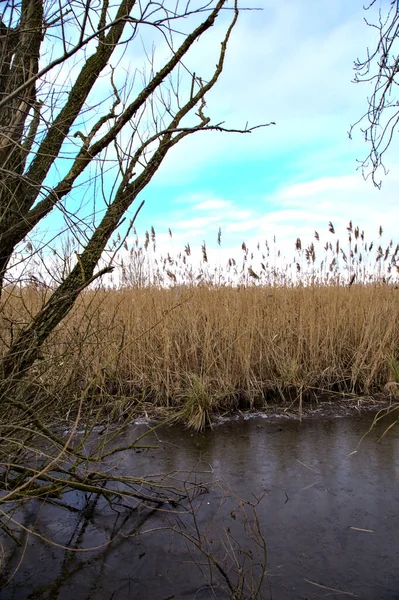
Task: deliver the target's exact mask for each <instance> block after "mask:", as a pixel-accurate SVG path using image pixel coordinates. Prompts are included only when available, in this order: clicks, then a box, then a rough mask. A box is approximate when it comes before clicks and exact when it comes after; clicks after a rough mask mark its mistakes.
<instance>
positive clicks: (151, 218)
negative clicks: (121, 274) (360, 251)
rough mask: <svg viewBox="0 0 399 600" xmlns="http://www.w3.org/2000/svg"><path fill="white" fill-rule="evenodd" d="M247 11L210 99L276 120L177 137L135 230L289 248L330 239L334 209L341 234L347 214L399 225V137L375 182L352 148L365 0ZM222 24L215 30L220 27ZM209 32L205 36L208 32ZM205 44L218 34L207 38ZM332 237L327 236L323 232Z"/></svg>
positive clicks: (238, 119) (363, 224) (236, 116)
mask: <svg viewBox="0 0 399 600" xmlns="http://www.w3.org/2000/svg"><path fill="white" fill-rule="evenodd" d="M249 4H250V5H251V6H258V7H263V8H264V10H262V11H251V12H243V13H242V14H241V15H240V20H239V23H238V25H237V28H236V30H235V32H234V36H233V39H232V42H231V44H230V48H229V54H228V59H227V64H226V67H225V71H224V73H223V76H222V78H221V80H220V81H219V84H218V85H217V87H216V88H215V90H213V92H212V94H211V95H210V96H209V98H208V102H207V114H209V115H210V116H212V118H213V119H214V121H218V120H223V121H225V122H226V126H227V125H228V126H231V127H244V126H245V123H246V122H247V121H248V122H249V124H250V125H256V124H259V123H265V122H269V121H275V122H276V126H274V127H267V128H265V129H259V130H257V131H255V132H253V133H252V134H251V135H238V134H219V133H201V134H198V135H196V136H193V137H191V138H188V139H186V140H183V142H182V143H181V144H180V145H179V146H178V147H176V148H175V149H174V150H173V151H172V152H171V153H170V155H169V156H168V157H167V159H166V160H165V162H164V163H163V165H162V167H161V169H160V171H159V172H158V174H157V176H156V177H155V178H154V179H153V181H152V182H151V184H150V185H149V186H148V188H147V189H146V190H145V191H144V192H143V194H142V198H143V199H145V201H146V205H145V207H144V209H143V211H142V212H141V214H140V217H139V221H138V223H137V229H138V231H139V233H142V232H144V231H145V230H146V229H148V228H149V227H150V226H151V225H153V226H154V227H155V229H156V231H157V237H158V242H159V243H161V244H162V243H164V244H168V234H167V230H168V228H169V227H171V229H172V231H173V234H174V235H173V242H172V243H173V247H174V249H175V250H177V249H182V248H183V247H184V244H185V243H187V242H190V244H191V245H192V246H195V245H197V246H199V245H200V244H201V243H202V241H203V240H206V241H207V243H208V245H210V246H214V247H215V246H216V238H217V231H218V228H219V227H221V228H222V235H223V245H224V246H225V247H227V249H229V248H234V247H239V246H240V245H241V243H242V241H246V242H247V243H248V244H249V245H251V244H252V246H254V245H255V244H256V242H257V241H260V242H262V241H263V240H264V239H265V238H267V239H269V240H270V239H272V237H273V236H274V235H275V236H276V237H277V240H278V242H279V246H280V247H281V248H282V249H283V250H284V251H286V252H287V254H289V253H290V252H291V248H292V249H293V242H294V240H295V239H296V237H301V238H302V240H303V241H308V242H309V241H312V238H313V234H314V230H315V229H316V230H318V231H319V232H320V235H321V237H322V239H323V234H324V232H325V233H327V226H328V222H329V221H330V220H331V221H332V222H333V223H334V225H335V228H336V230H337V231H338V233H340V232H341V231H342V235H344V232H345V231H346V226H347V224H348V222H349V220H350V219H352V221H353V222H354V224H357V225H359V227H360V229H364V230H365V231H366V234H367V236H368V238H369V239H376V238H377V231H378V227H379V225H380V224H381V225H382V227H383V228H384V231H385V233H386V237H387V238H389V237H393V238H394V242H396V241H397V240H395V237H394V236H395V235H396V237H397V227H396V224H397V222H398V217H399V208H398V206H399V203H398V201H397V184H398V179H399V169H398V168H397V165H396V164H395V160H396V151H395V147H396V150H397V144H393V146H392V149H391V151H390V153H389V154H388V156H387V164H388V166H389V168H390V173H389V175H388V176H387V177H386V178H384V181H383V187H382V190H381V191H378V190H377V189H375V188H374V187H373V184H372V182H371V180H368V181H364V180H363V178H362V175H361V173H360V172H359V171H357V166H358V165H357V163H356V159H361V158H364V157H365V155H366V154H367V152H368V147H367V145H366V144H365V143H364V141H363V137H362V134H361V132H360V130H359V129H358V130H356V131H355V134H354V139H353V140H352V141H351V140H349V139H348V134H347V132H348V130H349V127H350V125H351V124H352V123H353V122H355V121H356V120H357V119H358V118H359V117H360V115H361V114H362V113H363V112H364V111H365V110H366V107H367V104H366V98H367V94H368V93H369V91H370V88H369V87H368V86H367V85H365V84H364V85H356V84H354V83H352V79H353V77H354V72H353V61H354V60H355V59H356V58H357V57H364V56H365V53H366V48H367V45H372V44H373V41H375V33H374V32H373V30H371V29H370V28H368V27H367V26H366V24H365V23H364V20H363V19H364V17H365V16H368V17H369V19H372V17H376V16H377V10H378V7H379V6H380V5H382V6H387V5H388V1H387V0H386V1H383V2H381V3H380V4H379V3H377V5H376V7H375V9H374V12H371V11H370V12H369V13H368V14H367V15H366V13H365V12H364V10H363V2H362V1H361V0H359V1H358V0H351V1H350V2H348V1H347V0H335V1H334V2H331V1H327V0H319V1H318V2H314V0H285V1H284V2H281V1H280V0H268V1H267V2H266V1H265V0H263V1H261V0H257V1H251V2H250V3H249ZM218 34H219V31H218V27H217V26H216V27H214V28H213V30H212V33H211V36H213V37H214V38H215V39H218V38H219V35H218ZM209 37H210V36H209ZM208 47H209V53H211V51H212V48H213V46H212V40H211V39H210V41H209V46H208ZM325 237H328V236H325Z"/></svg>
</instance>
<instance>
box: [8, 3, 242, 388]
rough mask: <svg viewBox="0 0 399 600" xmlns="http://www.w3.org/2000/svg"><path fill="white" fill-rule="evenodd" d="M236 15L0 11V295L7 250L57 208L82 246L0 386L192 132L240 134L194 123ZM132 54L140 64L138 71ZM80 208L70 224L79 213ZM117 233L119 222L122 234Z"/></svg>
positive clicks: (42, 7) (155, 10)
mask: <svg viewBox="0 0 399 600" xmlns="http://www.w3.org/2000/svg"><path fill="white" fill-rule="evenodd" d="M239 10H240V9H239V7H238V0H235V1H234V2H228V0H211V1H208V0H207V1H206V2H204V4H202V5H201V6H199V3H198V2H191V1H190V0H188V1H185V2H180V1H173V2H172V1H168V0H161V1H159V2H154V1H153V0H147V1H145V2H141V1H139V0H119V1H118V2H114V3H111V2H109V0H68V1H66V0H64V1H63V2H61V1H60V2H59V1H58V0H57V1H55V0H20V1H18V0H9V1H8V2H6V3H5V8H4V9H3V13H2V15H1V22H0V165H1V167H0V211H1V213H0V290H1V289H3V288H4V286H5V285H7V283H8V281H9V277H10V266H11V265H12V264H13V256H15V252H16V250H17V249H18V248H19V247H20V245H21V243H22V242H23V241H24V240H26V239H27V238H28V236H29V235H31V234H32V232H33V231H34V230H35V228H37V227H38V225H39V224H40V223H42V222H43V219H44V218H45V217H47V216H48V215H49V214H50V213H52V212H55V211H61V213H62V214H63V216H64V219H65V220H66V222H67V224H68V227H69V228H70V229H71V230H72V231H73V233H74V235H75V236H76V237H79V244H80V251H79V253H77V254H76V260H75V263H74V266H73V268H72V269H71V270H70V272H69V274H68V275H67V276H66V277H65V278H64V279H63V281H62V282H61V283H60V285H59V286H58V287H57V289H55V291H54V292H53V293H52V295H51V297H50V298H49V299H48V300H47V302H46V304H45V306H44V307H43V309H42V310H40V311H39V312H38V314H37V315H36V316H35V317H34V318H33V319H32V321H31V322H30V323H29V324H27V325H26V326H25V327H24V328H23V329H22V331H21V332H20V333H19V335H18V337H17V338H16V339H15V341H14V342H13V343H12V344H11V347H10V348H9V350H8V352H7V354H6V355H5V356H4V357H3V359H2V376H3V379H7V378H10V377H11V376H13V377H18V376H19V375H20V374H21V373H23V372H24V371H25V370H26V369H28V368H29V367H30V366H31V365H32V364H33V362H34V361H35V360H36V358H37V356H38V350H39V348H40V346H41V345H42V344H43V342H44V340H45V339H46V338H47V337H48V336H49V334H50V333H51V332H52V331H53V330H54V328H55V327H56V326H57V325H58V323H59V322H60V321H61V320H62V319H63V318H64V317H65V316H66V314H67V313H68V312H69V310H70V309H71V307H72V306H73V304H74V302H75V300H76V298H77V297H78V295H79V293H80V292H81V291H82V290H83V289H84V288H85V287H87V286H88V285H89V284H90V283H91V282H93V281H94V280H95V279H96V278H98V277H100V276H102V275H103V274H104V273H106V272H109V271H110V270H111V269H112V265H111V264H106V265H105V266H103V265H101V268H100V267H98V264H99V261H100V259H101V257H102V256H103V255H104V254H103V253H104V250H105V249H106V248H107V244H109V242H110V239H111V236H112V235H113V234H114V232H115V231H116V230H117V229H118V228H119V227H120V226H121V224H122V223H123V221H124V219H125V213H126V212H127V211H128V209H129V208H130V206H131V205H132V203H133V202H134V201H135V199H136V198H137V197H138V195H139V194H140V193H141V192H142V190H143V189H144V188H145V187H146V185H147V184H148V183H149V182H150V181H151V179H152V177H153V176H154V174H155V173H156V172H157V170H158V168H159V167H160V165H161V163H162V161H163V160H164V158H165V156H166V155H167V153H168V152H169V150H170V149H171V148H172V147H173V146H175V145H176V144H177V143H178V142H180V141H181V140H182V139H183V138H185V137H187V136H189V135H191V134H193V133H197V132H201V131H211V130H214V131H215V130H216V131H235V132H240V133H249V132H251V131H252V129H253V128H252V129H251V128H244V129H241V130H234V129H228V128H226V127H224V126H223V123H212V122H211V119H210V117H209V116H207V115H206V110H207V109H206V103H205V101H206V95H207V93H208V92H209V91H210V90H211V89H212V88H213V86H214V85H215V84H216V82H217V80H218V79H219V77H220V74H221V73H222V70H223V66H224V62H225V55H226V48H227V44H228V42H229V39H230V36H231V33H232V30H233V28H234V26H235V24H236V22H237V18H238V16H239ZM216 22H217V23H219V22H220V24H221V26H222V25H225V30H224V33H223V34H222V39H221V44H220V46H219V50H218V56H217V57H216V66H212V69H211V71H210V72H209V65H208V66H205V68H204V70H205V71H206V68H208V72H205V73H201V74H198V73H195V72H194V71H193V69H191V68H190V66H189V60H188V57H189V54H190V51H191V52H192V50H193V45H194V44H196V42H202V38H203V36H204V34H206V32H207V31H208V30H209V29H210V28H212V27H213V26H214V25H215V23H216ZM204 42H205V43H207V38H204ZM157 45H158V46H159V45H161V47H162V56H163V62H162V64H161V65H159V53H158V54H156V53H155V50H154V48H156V46H157ZM197 47H198V46H197V45H196V46H195V50H196V49H197ZM148 48H150V50H148ZM140 56H142V57H143V60H144V61H145V62H146V65H139V66H138V65H137V57H140ZM186 59H187V60H186ZM112 168H114V169H116V171H114V173H115V174H114V176H113V177H114V178H113V181H112V183H111V175H110V173H111V174H112ZM83 197H84V200H83ZM87 198H89V200H88V201H87ZM83 202H85V203H86V204H85V210H84V211H83V213H82V214H83V216H81V215H80V214H78V212H79V211H78V208H77V207H78V206H79V203H83ZM88 207H89V208H88ZM89 209H90V210H89ZM138 210H139V208H138ZM138 210H137V211H136V214H135V216H137V212H138ZM135 216H134V217H133V219H132V222H134V219H135ZM132 222H131V224H132ZM129 227H131V225H130V226H128V227H127V230H126V223H125V230H124V234H123V233H122V238H123V235H126V233H127V231H129ZM96 268H97V271H96Z"/></svg>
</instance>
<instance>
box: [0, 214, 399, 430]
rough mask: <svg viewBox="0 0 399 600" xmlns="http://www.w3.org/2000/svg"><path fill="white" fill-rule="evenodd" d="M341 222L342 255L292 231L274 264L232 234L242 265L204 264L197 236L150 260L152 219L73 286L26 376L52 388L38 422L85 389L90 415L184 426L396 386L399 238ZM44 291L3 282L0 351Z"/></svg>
mask: <svg viewBox="0 0 399 600" xmlns="http://www.w3.org/2000/svg"><path fill="white" fill-rule="evenodd" d="M348 230H349V232H348V237H349V239H348V240H347V241H346V246H345V250H346V252H345V251H344V249H343V248H341V246H340V243H339V241H337V240H335V242H334V243H331V242H328V243H326V244H325V245H324V246H323V245H322V243H321V242H320V239H319V235H318V234H316V243H318V244H319V246H320V248H319V249H318V253H316V249H315V246H314V245H313V243H312V244H310V245H309V246H308V247H306V248H305V249H303V248H302V243H301V241H300V240H297V243H296V255H295V257H294V259H293V261H292V263H291V264H290V265H289V264H285V265H283V266H276V267H273V266H271V264H270V257H268V256H267V248H268V244H267V242H266V249H265V251H264V252H262V249H261V248H259V249H258V251H257V252H258V254H251V252H250V250H249V249H248V248H247V246H246V245H245V244H243V248H242V252H243V260H242V264H240V265H238V264H237V261H235V264H234V263H233V260H232V259H230V260H229V261H228V263H227V266H226V268H225V269H222V268H219V269H218V271H217V273H216V274H215V270H212V269H211V268H209V262H208V256H207V253H206V248H205V246H203V248H202V261H201V263H200V264H198V265H197V267H196V268H194V266H193V264H192V263H190V262H189V261H188V260H187V258H188V251H187V247H186V251H185V253H184V254H183V253H182V254H180V255H177V256H176V257H173V258H172V257H171V256H170V255H169V254H168V256H167V257H166V258H163V257H161V256H158V258H155V259H154V256H156V254H155V252H156V234H155V231H154V230H152V232H151V240H150V234H147V236H146V239H145V240H144V244H143V245H142V246H141V245H140V243H139V241H138V240H136V242H135V243H134V244H133V246H132V249H131V250H129V248H127V249H126V250H125V252H124V254H122V255H121V256H122V258H121V257H120V261H121V267H122V271H121V273H122V279H123V281H122V283H121V285H120V286H119V289H106V288H104V287H103V288H97V289H91V290H87V291H86V292H84V293H83V294H82V295H81V297H80V299H79V300H78V301H77V302H76V305H75V307H74V309H73V310H72V311H71V312H70V314H69V315H68V317H67V318H66V319H65V320H64V321H63V323H62V324H61V325H60V326H58V328H57V329H56V331H55V332H54V333H53V335H52V336H51V337H50V338H49V339H48V340H47V342H46V343H45V344H44V345H43V347H42V351H41V356H40V359H39V360H38V361H36V363H35V366H34V368H33V369H32V377H33V380H34V384H35V385H36V388H37V389H38V388H40V389H41V391H42V393H43V394H48V395H49V396H51V397H52V398H53V401H52V403H51V405H52V407H53V408H54V410H56V411H57V412H56V416H52V417H50V415H49V418H50V420H53V419H67V418H74V417H75V415H76V405H77V402H78V400H74V399H79V398H81V395H82V392H83V391H85V395H86V401H85V405H84V406H83V410H84V411H85V412H87V411H88V412H89V413H90V411H92V413H93V415H94V414H95V415H96V418H100V420H101V421H104V420H105V421H119V420H120V419H122V418H124V417H125V416H126V414H127V413H128V412H129V411H130V410H132V409H134V411H135V414H136V413H140V414H151V415H156V414H161V413H162V414H167V415H168V416H171V415H173V416H174V417H175V418H179V419H181V420H183V421H185V422H188V423H189V424H190V425H191V426H194V427H196V428H201V427H203V426H204V425H206V424H207V423H208V422H209V421H210V420H211V417H212V414H213V413H214V412H217V411H219V412H220V411H223V412H225V411H231V410H234V409H237V408H253V407H263V406H264V405H265V404H266V403H268V402H272V401H273V402H275V401H279V402H281V401H286V400H288V401H290V402H295V401H297V402H298V404H299V402H302V399H306V398H307V397H313V398H315V397H317V396H318V395H321V394H323V393H325V392H328V393H331V392H332V393H335V394H336V395H337V396H336V397H337V398H342V395H343V394H347V395H373V394H379V395H384V396H385V397H396V396H397V394H398V370H399V368H398V359H399V357H398V338H399V290H398V288H397V285H396V279H395V278H396V272H397V266H396V260H397V255H398V247H397V246H396V247H395V246H394V245H393V243H392V242H391V243H390V244H389V245H388V246H387V248H386V249H382V248H381V246H380V245H378V244H376V245H374V244H373V243H369V244H368V243H367V242H366V241H365V239H364V234H363V233H361V232H359V229H358V228H353V227H352V224H350V227H349V228H348ZM333 232H334V228H333V226H332V225H331V224H330V233H333ZM381 233H382V232H381ZM352 238H353V239H352ZM150 243H151V244H152V246H153V248H152V253H150V252H149V245H150ZM348 245H349V246H351V248H350V249H349V250H348V249H347V246H348ZM373 247H374V251H375V255H374V266H373V263H372V260H373V253H374V251H373ZM320 252H321V255H322V257H323V258H322V260H321V261H320V260H319V259H318V255H320ZM190 253H191V249H190ZM274 254H275V253H274V252H273V255H274ZM277 254H279V253H278V252H277ZM138 255H139V256H140V257H141V259H140V261H139V268H138V267H137V264H138V263H137V260H136V262H135V257H136V258H137V256H138ZM127 257H128V258H127ZM69 259H70V257H68V260H69ZM185 259H186V260H185ZM205 259H206V260H205ZM258 259H260V262H261V263H262V266H261V267H260V268H258V265H256V264H255V261H256V260H258ZM129 261H130V262H129ZM263 261H264V262H263ZM326 264H328V265H329V267H328V269H326V266H325V265H326ZM297 265H299V267H300V269H299V268H298V266H297ZM129 267H130V271H129ZM262 267H264V268H262ZM292 267H294V269H295V278H294V276H293V275H289V273H290V272H291V271H292ZM232 268H233V270H234V271H233V272H232ZM290 268H291V271H290ZM137 269H139V270H137ZM255 269H256V271H255ZM36 272H37V273H39V270H38V269H36ZM258 273H259V274H258ZM171 274H173V275H174V277H171ZM188 274H190V276H188ZM135 275H138V277H137V278H136V277H135ZM255 275H256V277H255ZM216 277H217V283H216V282H215V278H216ZM151 278H152V279H151ZM166 280H167V281H169V285H168V286H166V283H165V281H166ZM171 280H172V283H170V282H171ZM50 294H51V285H47V286H46V285H45V284H44V278H43V279H42V283H40V282H37V283H36V284H33V283H32V282H31V283H30V284H29V285H27V286H14V287H10V288H7V289H6V290H5V292H4V295H3V300H2V302H3V310H2V321H1V325H2V330H1V339H2V344H3V352H6V351H7V346H8V345H9V344H11V343H12V337H13V336H15V335H17V334H18V328H21V327H23V326H24V324H25V323H26V322H28V321H29V320H30V319H31V318H32V316H33V315H34V314H35V313H36V312H37V311H38V310H40V309H41V307H42V305H43V304H44V302H45V301H46V300H47V298H48V296H49V295H50ZM39 395H40V394H39ZM54 399H55V400H54ZM100 408H101V410H100V411H99V409H100Z"/></svg>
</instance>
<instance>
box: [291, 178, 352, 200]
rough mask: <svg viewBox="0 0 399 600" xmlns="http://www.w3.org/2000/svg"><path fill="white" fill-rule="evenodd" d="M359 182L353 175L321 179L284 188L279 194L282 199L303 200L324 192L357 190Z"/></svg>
mask: <svg viewBox="0 0 399 600" xmlns="http://www.w3.org/2000/svg"><path fill="white" fill-rule="evenodd" d="M360 184H361V182H360V181H359V178H358V177H356V176H355V175H348V176H346V177H322V178H321V179H316V180H314V181H307V182H305V183H298V184H294V185H291V186H289V187H286V188H285V189H283V191H282V192H281V194H280V197H281V198H283V199H286V198H287V199H295V198H305V197H308V196H315V195H318V194H324V193H325V192H331V191H333V192H337V191H349V190H351V189H359V186H360Z"/></svg>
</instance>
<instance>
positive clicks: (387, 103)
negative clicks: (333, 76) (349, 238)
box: [349, 0, 399, 188]
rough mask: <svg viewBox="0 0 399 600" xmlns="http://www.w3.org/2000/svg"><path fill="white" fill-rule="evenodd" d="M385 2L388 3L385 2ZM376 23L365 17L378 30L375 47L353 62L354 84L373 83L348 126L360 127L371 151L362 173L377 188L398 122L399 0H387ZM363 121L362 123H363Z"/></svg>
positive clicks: (370, 25) (373, 0) (374, 2)
mask: <svg viewBox="0 0 399 600" xmlns="http://www.w3.org/2000/svg"><path fill="white" fill-rule="evenodd" d="M376 4H377V2H376V0H372V2H370V4H369V5H368V6H366V7H365V10H366V11H368V10H371V9H375V7H376ZM387 4H388V3H387ZM375 21H376V22H370V21H369V20H367V19H365V22H366V24H367V25H368V26H369V27H371V28H373V29H375V30H376V31H377V33H378V41H377V44H376V46H375V47H374V48H372V49H369V48H368V49H367V58H366V59H365V60H359V59H357V60H356V61H355V64H354V69H355V73H356V74H355V83H368V84H370V85H371V86H372V93H371V96H370V97H369V98H368V99H367V103H368V108H367V111H366V112H365V114H364V115H363V116H362V117H361V118H360V119H359V120H358V121H357V122H356V123H355V124H354V125H352V127H351V129H350V133H349V135H350V137H351V136H352V132H353V129H354V128H355V127H357V126H361V128H362V129H361V130H362V132H363V134H364V138H365V141H366V142H367V143H368V144H369V148H370V151H369V153H368V155H367V157H366V158H365V159H364V160H362V161H360V164H361V168H362V171H363V175H364V176H365V177H368V176H370V175H371V178H372V180H373V183H374V185H375V186H376V187H378V188H380V187H381V180H380V179H379V176H378V175H377V173H378V172H379V169H380V168H382V170H383V172H384V174H386V173H387V170H386V168H385V165H384V162H383V160H384V155H385V153H386V152H387V150H388V148H389V147H390V145H391V142H392V140H393V137H394V135H395V132H396V129H397V126H398V122H399V97H398V94H397V90H398V84H399V79H398V74H399V47H398V46H399V2H398V0H390V2H389V9H388V10H381V8H380V9H379V11H378V18H377V19H375ZM363 123H365V125H363Z"/></svg>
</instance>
